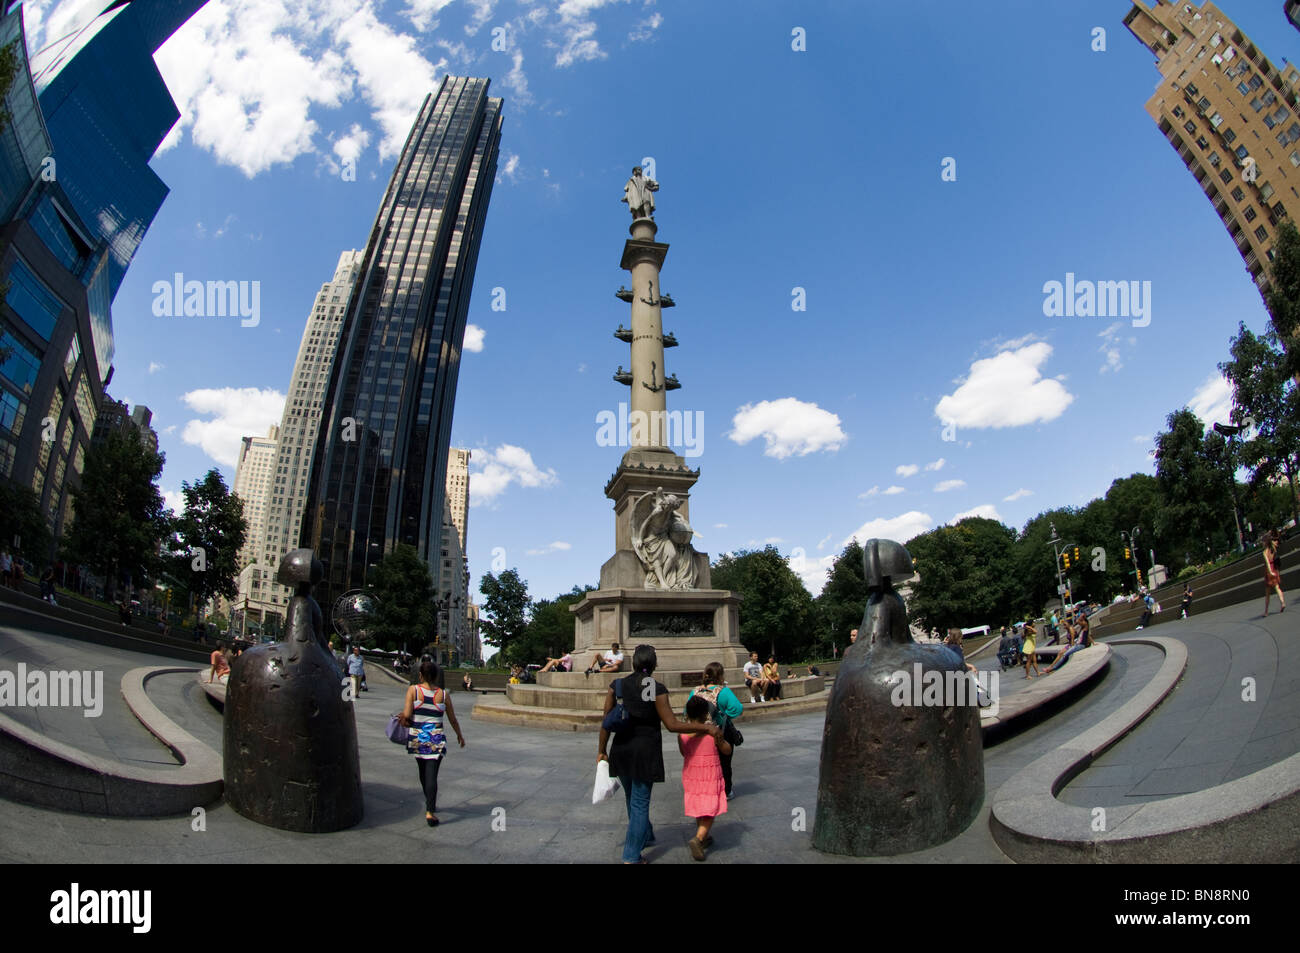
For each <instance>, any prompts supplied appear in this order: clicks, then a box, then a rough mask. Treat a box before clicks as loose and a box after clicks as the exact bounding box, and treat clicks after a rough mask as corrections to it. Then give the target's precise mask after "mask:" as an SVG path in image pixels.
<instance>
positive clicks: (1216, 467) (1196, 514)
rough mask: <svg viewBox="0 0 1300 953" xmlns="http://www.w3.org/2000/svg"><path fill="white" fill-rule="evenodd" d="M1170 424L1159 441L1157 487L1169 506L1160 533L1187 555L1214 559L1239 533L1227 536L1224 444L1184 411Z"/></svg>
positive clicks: (1228, 504)
mask: <svg viewBox="0 0 1300 953" xmlns="http://www.w3.org/2000/svg"><path fill="white" fill-rule="evenodd" d="M1167 421H1168V426H1169V429H1168V430H1167V431H1165V432H1163V433H1160V434H1158V435H1157V436H1156V481H1157V482H1158V483H1159V485H1160V490H1161V494H1162V495H1163V497H1164V501H1165V506H1164V509H1163V510H1162V511H1161V513H1160V515H1159V517H1158V521H1157V525H1156V530H1157V532H1159V533H1160V534H1161V535H1162V536H1164V537H1165V538H1166V539H1169V540H1171V541H1172V540H1175V539H1177V540H1178V541H1179V542H1181V543H1182V545H1183V548H1184V549H1185V551H1186V552H1188V553H1189V554H1190V553H1202V552H1204V553H1205V555H1206V556H1209V557H1213V556H1214V555H1215V554H1216V553H1222V552H1225V551H1226V550H1228V549H1229V548H1231V545H1232V543H1231V541H1232V540H1233V539H1234V538H1235V530H1233V531H1229V530H1228V527H1229V526H1230V525H1231V523H1232V498H1231V490H1230V488H1229V486H1230V485H1229V482H1228V481H1229V480H1230V479H1231V477H1230V473H1231V466H1230V465H1229V463H1228V460H1227V455H1226V447H1225V443H1224V440H1223V438H1222V437H1221V436H1219V434H1217V433H1214V432H1213V431H1211V432H1210V433H1208V434H1207V433H1206V432H1205V427H1204V425H1203V424H1202V423H1201V420H1200V418H1199V417H1197V416H1196V415H1195V414H1194V413H1192V412H1191V411H1190V410H1188V409H1187V408H1186V407H1184V408H1183V409H1182V410H1176V411H1174V412H1173V413H1172V414H1170V415H1169V417H1168V418H1167Z"/></svg>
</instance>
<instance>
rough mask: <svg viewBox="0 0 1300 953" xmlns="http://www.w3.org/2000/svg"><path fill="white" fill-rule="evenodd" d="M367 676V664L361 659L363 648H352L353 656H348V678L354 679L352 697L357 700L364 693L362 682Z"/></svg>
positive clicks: (357, 646)
mask: <svg viewBox="0 0 1300 953" xmlns="http://www.w3.org/2000/svg"><path fill="white" fill-rule="evenodd" d="M365 675H366V662H365V659H363V658H362V657H361V646H359V645H354V646H352V654H351V655H349V656H348V678H350V679H352V697H353V698H356V697H357V696H359V695H360V694H361V692H362V688H361V680H362V679H363V678H365Z"/></svg>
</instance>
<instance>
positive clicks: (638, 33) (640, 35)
mask: <svg viewBox="0 0 1300 953" xmlns="http://www.w3.org/2000/svg"><path fill="white" fill-rule="evenodd" d="M663 22H664V17H663V14H662V13H652V14H651V15H650V16H648V17H646V18H645V19H644V20H641V21H639V22H638V23H637V25H636V28H635V29H633V30H632V32H631V33H629V34H628V35H627V38H628V39H629V40H631V41H632V42H633V43H641V42H643V41H645V40H649V39H653V38H654V34H655V30H657V29H659V26H660V24H662V23H663Z"/></svg>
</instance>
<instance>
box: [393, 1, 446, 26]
mask: <svg viewBox="0 0 1300 953" xmlns="http://www.w3.org/2000/svg"><path fill="white" fill-rule="evenodd" d="M451 2H452V0H406V9H405V10H403V11H402V12H403V13H404V14H406V18H407V19H408V20H410V21H411V25H412V26H414V27H415V28H416V29H417V30H419V31H420V32H421V33H424V32H426V31H428V30H429V29H435V30H436V29H437V28H438V21H437V20H435V19H434V17H436V16H437V15H438V14H439V13H441V12H442V11H443V9H444V8H445V7H447V6H448V5H449V4H450V3H451Z"/></svg>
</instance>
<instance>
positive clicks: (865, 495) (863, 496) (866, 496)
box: [858, 485, 880, 500]
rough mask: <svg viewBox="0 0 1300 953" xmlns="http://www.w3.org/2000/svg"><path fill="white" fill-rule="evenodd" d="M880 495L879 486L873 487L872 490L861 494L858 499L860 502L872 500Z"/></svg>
mask: <svg viewBox="0 0 1300 953" xmlns="http://www.w3.org/2000/svg"><path fill="white" fill-rule="evenodd" d="M879 493H880V487H879V486H878V485H877V486H873V487H872V488H871V489H869V490H867V492H866V493H859V494H858V499H859V500H867V499H870V498H871V497H873V496H876V495H878V494H879Z"/></svg>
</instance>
